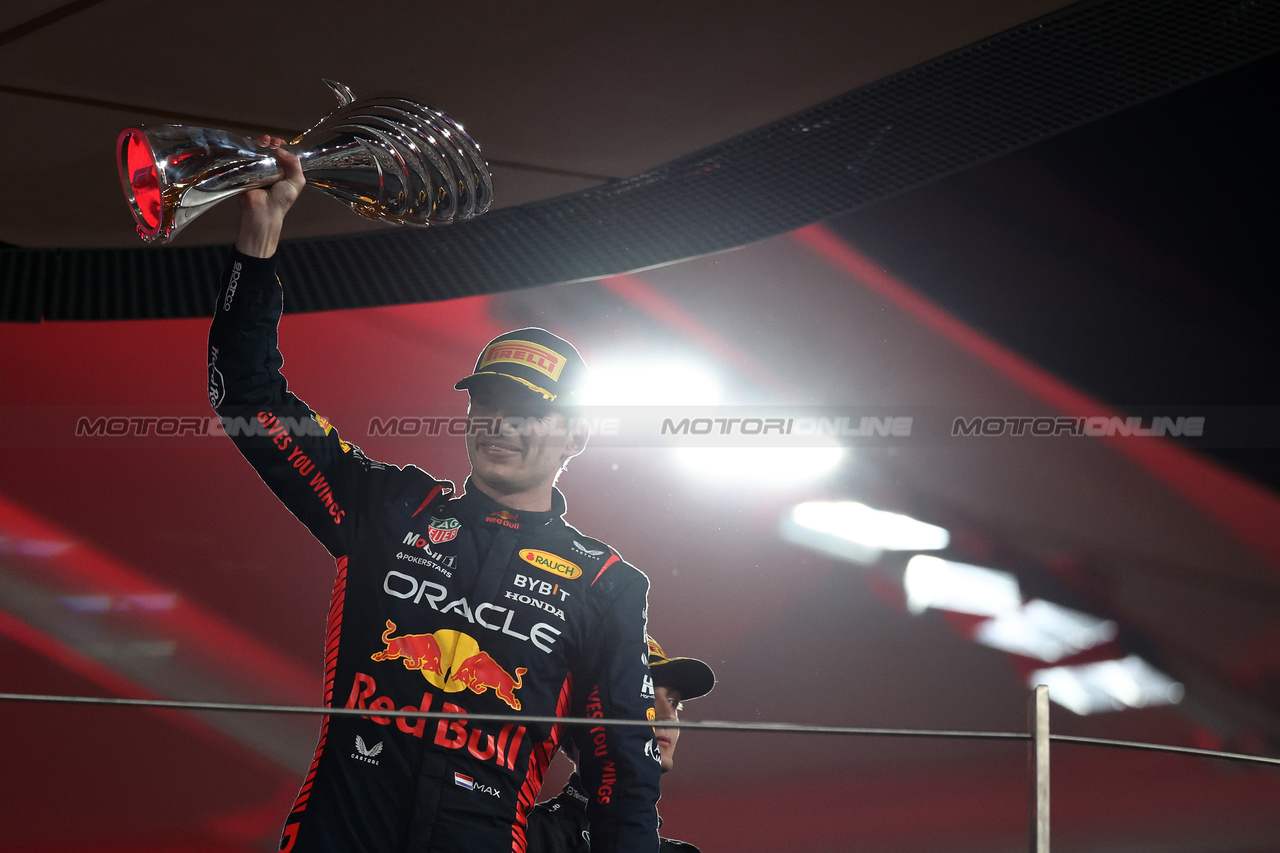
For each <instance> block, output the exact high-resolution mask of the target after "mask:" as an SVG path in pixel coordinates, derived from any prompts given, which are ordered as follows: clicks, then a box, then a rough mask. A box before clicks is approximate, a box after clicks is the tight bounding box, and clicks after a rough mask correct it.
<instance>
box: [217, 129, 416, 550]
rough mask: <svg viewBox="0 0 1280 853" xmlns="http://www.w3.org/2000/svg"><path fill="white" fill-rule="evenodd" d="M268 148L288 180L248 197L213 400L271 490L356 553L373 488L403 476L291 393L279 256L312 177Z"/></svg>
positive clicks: (229, 282) (220, 317)
mask: <svg viewBox="0 0 1280 853" xmlns="http://www.w3.org/2000/svg"><path fill="white" fill-rule="evenodd" d="M264 142H265V143H266V144H269V145H270V146H271V147H273V148H276V149H277V150H278V153H277V156H278V157H279V160H280V163H281V165H282V166H283V168H284V173H285V174H284V177H283V178H282V179H281V180H280V181H279V182H277V183H276V184H274V185H272V186H271V187H268V188H266V189H261V190H253V191H251V192H248V193H245V194H243V195H242V196H241V198H242V199H243V201H242V202H241V217H240V231H239V236H238V238H237V241H236V251H235V252H233V253H232V255H231V257H230V259H229V260H228V263H227V267H226V269H225V270H224V272H223V276H222V286H221V288H220V290H219V293H218V299H217V303H216V304H215V306H214V319H213V324H212V325H211V326H210V328H209V363H208V366H209V401H210V403H211V404H212V405H213V407H214V409H215V410H216V411H217V412H218V414H219V415H220V416H221V418H222V422H223V428H224V430H225V431H226V433H227V435H228V436H229V437H230V438H231V439H232V441H234V442H235V444H236V447H237V448H239V450H240V452H241V453H242V454H243V455H244V457H245V459H247V460H248V461H249V463H250V464H251V465H252V466H253V467H254V469H255V470H256V471H257V472H258V474H259V476H261V477H262V479H263V481H264V482H266V484H267V485H268V486H269V487H270V488H271V491H272V492H274V493H275V495H276V496H277V497H278V498H280V500H281V501H282V502H283V503H284V504H285V506H286V507H288V509H289V511H290V512H292V513H293V514H294V515H295V516H296V517H297V518H298V520H299V521H301V522H302V523H303V524H305V525H306V526H307V528H308V529H309V530H310V531H311V532H312V533H313V534H314V535H315V536H316V538H317V539H319V540H320V542H321V543H322V544H323V545H324V546H325V548H327V549H328V550H329V553H331V554H333V555H334V556H335V557H341V556H343V555H345V554H347V553H349V550H350V545H351V542H352V540H353V539H354V536H355V533H356V529H357V528H358V526H359V524H360V517H361V512H360V508H361V507H362V506H363V505H364V504H365V502H366V501H367V500H368V499H369V496H370V494H371V491H372V490H374V489H375V488H380V489H386V488H392V487H395V485H396V484H395V482H393V478H392V476H391V475H392V474H398V473H399V471H398V469H394V468H391V469H388V467H387V466H384V465H382V464H380V463H377V462H373V461H372V460H370V459H368V458H367V457H366V456H365V455H364V454H363V453H362V452H361V451H360V449H359V448H358V447H356V446H354V445H352V444H350V443H348V442H346V441H343V440H342V439H341V438H340V437H339V436H338V432H337V430H335V429H334V428H333V426H332V425H331V424H330V423H329V422H328V421H326V420H325V419H324V418H320V417H317V415H316V414H315V412H313V411H312V410H311V409H310V408H309V407H308V406H307V404H306V403H304V402H303V401H302V400H300V399H299V398H298V397H297V396H295V395H294V394H292V393H290V391H289V386H288V382H287V381H286V380H285V378H284V376H283V374H281V372H280V368H281V366H282V365H283V363H284V359H283V357H282V356H281V355H280V350H279V347H278V345H277V325H278V323H279V321H280V315H281V313H282V311H283V305H284V302H283V299H284V297H283V288H282V286H281V284H280V281H279V279H278V278H277V277H276V274H275V258H274V255H275V250H276V246H277V244H278V242H279V239H280V233H281V228H282V225H283V222H284V218H285V214H286V213H288V211H289V208H290V207H291V206H292V204H293V202H294V200H295V199H296V198H297V196H298V192H299V191H300V190H301V189H302V187H303V185H304V184H305V179H304V178H303V176H302V169H301V167H300V165H299V164H298V158H297V157H295V156H294V155H292V154H289V153H288V152H286V151H284V150H283V149H280V148H279V146H280V143H281V140H279V139H274V138H269V137H267V138H264ZM414 470H416V469H414ZM421 479H423V480H425V479H427V478H426V477H425V476H422V477H421Z"/></svg>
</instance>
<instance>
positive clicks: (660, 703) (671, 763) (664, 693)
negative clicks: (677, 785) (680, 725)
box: [653, 685, 681, 773]
mask: <svg viewBox="0 0 1280 853" xmlns="http://www.w3.org/2000/svg"><path fill="white" fill-rule="evenodd" d="M654 694H655V695H654V698H653V710H654V713H655V714H656V716H657V719H659V720H679V719H680V707H681V706H680V691H678V690H676V689H675V688H674V687H662V686H661V685H659V686H658V687H656V688H655V689H654ZM653 734H654V736H655V737H656V738H657V739H658V754H659V755H661V756H662V772H663V773H667V772H669V771H670V770H671V768H673V767H675V765H676V742H677V741H679V740H680V730H679V729H669V728H662V727H661V726H654V728H653Z"/></svg>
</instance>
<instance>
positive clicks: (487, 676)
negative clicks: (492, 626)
mask: <svg viewBox="0 0 1280 853" xmlns="http://www.w3.org/2000/svg"><path fill="white" fill-rule="evenodd" d="M395 630H396V623H394V622H392V621H391V620H390V619H388V620H387V630H385V631H383V632H382V644H383V645H384V646H385V648H384V649H383V650H382V651H378V652H374V653H373V654H372V655H370V657H371V658H372V659H373V660H375V661H393V660H399V661H401V662H402V663H403V664H404V668H405V669H409V670H417V671H418V672H421V673H422V677H423V678H425V679H426V680H427V681H428V682H430V683H431V684H433V685H435V686H436V687H438V688H439V689H440V690H443V691H444V692H445V693H458V692H460V691H463V690H470V691H471V692H472V693H475V694H477V695H480V694H483V693H484V692H486V691H487V690H492V691H493V692H494V695H496V696H497V697H498V698H499V699H501V700H502V701H503V702H505V703H507V705H508V706H509V707H510V708H511V709H512V710H513V711H519V710H520V699H519V698H517V696H516V691H517V690H519V689H520V688H521V687H522V686H523V685H524V675H525V673H527V672H528V671H529V670H528V669H527V668H525V667H523V666H520V667H516V674H515V675H514V676H512V675H511V673H509V672H507V671H506V669H504V668H503V667H502V666H501V665H500V664H499V663H498V662H497V661H495V660H494V659H493V657H492V656H491V655H490V654H489V653H488V652H486V651H482V650H481V648H480V644H479V643H477V642H476V641H475V639H474V638H473V637H471V636H470V635H468V634H463V633H462V632H460V631H451V630H447V629H446V630H440V631H436V632H435V633H432V634H402V635H400V636H399V637H396V636H392V635H393V634H394V633H395Z"/></svg>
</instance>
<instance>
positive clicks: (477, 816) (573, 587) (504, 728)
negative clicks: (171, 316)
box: [208, 137, 661, 853]
mask: <svg viewBox="0 0 1280 853" xmlns="http://www.w3.org/2000/svg"><path fill="white" fill-rule="evenodd" d="M281 142H282V140H279V139H274V138H267V137H264V139H263V141H262V142H261V143H260V144H263V145H270V146H271V147H272V148H275V149H277V152H276V153H277V154H278V156H279V161H280V163H281V165H282V167H283V170H284V177H283V178H282V179H281V180H280V181H279V182H277V183H275V184H273V185H272V186H270V187H268V188H265V189H259V190H254V191H251V192H249V193H245V194H243V195H242V199H243V201H242V203H241V216H240V230H239V232H238V236H237V240H236V250H235V252H234V253H233V254H232V256H231V258H230V260H229V263H228V265H227V268H226V270H225V272H224V274H223V277H222V287H221V290H220V292H219V294H218V298H217V302H216V305H215V309H214V320H213V325H212V327H211V329H210V331H209V364H208V366H209V397H210V401H211V402H212V404H213V406H214V408H215V409H216V410H217V412H218V414H219V415H220V416H221V417H222V419H223V423H224V425H226V432H227V433H228V434H229V435H231V436H232V438H233V440H234V441H235V443H236V446H237V447H238V448H239V450H240V452H241V453H242V454H243V455H244V457H245V458H246V459H247V460H248V461H249V463H250V464H251V465H252V466H253V467H254V468H255V469H256V470H257V472H258V474H259V475H260V476H261V477H262V479H263V480H264V481H265V482H266V483H267V485H268V486H269V487H270V488H271V490H272V491H273V492H274V493H275V494H276V496H277V497H279V498H280V500H281V501H282V502H283V503H284V504H285V506H286V507H288V509H289V510H290V511H291V512H292V513H293V514H294V515H295V516H297V518H298V519H299V520H300V521H301V522H302V523H303V524H305V525H306V526H307V527H308V529H310V530H311V532H312V534H313V535H315V537H316V538H317V539H319V540H320V542H321V543H322V544H323V545H324V546H325V548H327V549H328V550H329V553H330V554H332V555H333V557H334V559H335V560H336V561H337V579H336V582H335V584H334V588H333V597H332V604H331V606H330V609H329V620H328V634H327V637H328V639H327V647H326V656H325V661H326V671H325V682H324V701H325V705H326V707H329V706H332V705H333V704H334V703H338V704H339V705H342V706H345V707H348V708H361V709H368V710H369V711H370V712H371V713H370V714H369V715H368V716H363V717H358V716H337V717H326V718H325V719H324V721H323V723H322V725H321V729H320V739H319V744H318V746H317V748H316V754H315V759H314V760H313V761H312V764H311V768H310V771H309V772H308V774H307V776H306V779H305V781H304V782H303V784H302V789H301V791H300V793H299V795H298V799H297V801H296V802H295V804H294V806H293V809H292V811H291V812H290V814H289V816H288V818H287V820H286V824H285V828H284V832H283V836H282V839H281V849H282V850H284V851H298V853H304V851H305V853H311V851H324V853H338V852H339V851H342V853H359V852H360V851H370V853H372V851H377V852H378V853H391V851H406V853H428V851H445V853H462V851H468V853H499V851H503V853H505V851H511V853H524V851H525V847H526V836H525V831H526V827H527V815H528V812H529V810H530V809H531V808H532V807H533V804H534V802H535V799H536V797H537V795H538V791H539V788H540V786H541V784H542V777H543V773H544V772H545V770H546V768H547V764H548V763H549V762H550V760H551V757H552V755H553V754H554V753H555V751H556V749H557V747H558V746H559V744H560V742H561V740H562V738H563V736H564V735H565V734H566V732H565V727H564V726H562V725H559V724H555V725H548V724H544V723H535V722H532V721H530V722H523V721H521V719H520V718H521V717H522V716H577V717H599V718H626V719H631V720H637V721H644V720H653V719H654V705H653V703H654V689H653V682H652V681H651V680H650V675H649V669H648V665H647V664H648V648H647V645H646V641H645V618H646V599H647V595H648V586H649V582H648V579H647V578H646V577H645V576H644V575H643V574H642V573H641V572H639V571H638V570H637V569H635V568H633V567H632V566H630V565H629V564H627V563H626V562H624V561H623V560H622V559H621V558H620V557H619V556H618V554H617V552H616V551H613V550H612V549H611V548H609V546H607V545H606V544H604V543H603V542H600V541H597V540H595V539H590V538H588V537H586V536H584V535H583V534H581V533H579V532H578V531H577V530H575V529H574V528H572V527H570V526H568V525H567V524H566V523H565V522H564V520H563V518H562V516H563V513H564V511H565V502H564V498H563V496H562V495H561V494H560V492H559V491H558V490H557V489H556V488H555V487H554V483H555V480H556V477H557V475H558V474H559V472H560V470H561V469H562V468H563V467H564V465H565V464H566V463H567V461H568V459H569V458H570V457H572V456H574V455H576V454H577V453H579V452H581V451H582V449H583V447H584V446H585V442H586V433H585V431H583V430H580V429H578V428H577V427H576V426H575V425H574V424H573V423H571V421H570V418H571V417H572V412H573V409H572V406H573V405H574V404H575V403H576V402H577V401H578V393H579V389H580V388H581V385H582V382H583V380H584V378H585V373H586V367H585V365H584V364H583V362H582V359H581V357H580V356H579V355H578V352H577V350H575V349H574V348H573V346H572V345H571V344H569V343H568V342H567V341H565V340H563V339H562V338H559V337H557V336H555V335H553V334H551V333H550V332H547V331H545V330H543V329H520V330H518V331H515V332H508V333H507V334H504V335H500V336H499V337H497V338H495V339H494V340H493V341H492V342H490V343H489V345H488V346H486V347H485V348H484V349H483V350H482V351H481V353H480V357H479V359H478V360H477V362H476V366H475V369H474V371H473V372H472V374H471V375H469V376H467V377H465V378H464V379H462V380H461V381H460V382H458V384H457V386H456V387H458V388H459V389H465V390H467V391H468V392H469V393H470V399H471V405H470V409H469V410H468V414H469V420H468V430H467V432H468V435H467V438H466V444H467V452H468V456H469V457H470V461H471V476H470V477H469V478H468V479H467V481H466V485H465V488H464V491H463V493H462V494H461V495H459V494H458V493H457V492H456V491H455V489H454V486H453V484H452V483H449V482H447V481H445V480H440V479H437V478H435V477H433V476H431V475H430V474H427V473H426V472H424V471H422V470H421V469H419V468H417V467H414V466H408V467H406V468H398V467H395V466H390V465H383V464H380V463H378V462H375V461H373V460H371V459H369V458H368V457H366V456H365V455H364V454H363V453H361V452H360V449H359V448H358V447H356V446H355V445H353V444H350V443H348V442H346V441H344V440H342V439H341V438H339V436H338V432H337V430H335V429H334V428H333V426H332V425H331V424H330V423H329V422H328V421H326V420H325V419H324V418H322V417H320V416H318V415H316V414H315V413H314V412H313V411H311V410H310V409H309V408H308V407H307V405H306V404H305V403H304V402H303V401H302V400H300V399H298V398H297V397H296V396H294V395H293V394H292V393H291V392H290V391H289V389H288V386H287V383H286V382H285V378H284V376H282V375H281V373H280V367H281V365H282V363H283V360H282V358H281V355H280V352H279V350H278V348H277V331H276V327H277V324H278V322H279V319H280V315H281V311H282V293H283V289H282V286H281V284H280V282H279V280H278V279H277V278H276V275H275V261H274V255H275V250H276V245H277V242H278V240H279V237H280V234H281V230H282V226H283V222H284V217H285V214H286V213H287V212H288V210H289V208H290V207H291V206H292V204H293V202H294V200H295V199H296V198H297V195H298V192H299V191H300V190H301V189H302V187H303V185H304V183H305V180H304V178H303V176H302V169H301V167H300V165H299V163H298V160H297V158H296V157H294V156H293V155H292V154H289V153H287V152H286V151H284V150H283V149H280V145H281ZM513 424H515V425H517V426H518V427H520V428H513V426H512V425H513ZM397 709H398V710H404V709H408V710H411V711H416V710H421V711H445V712H453V713H459V714H463V713H472V714H506V715H510V716H511V720H510V721H508V722H505V723H504V722H488V721H484V722H482V721H475V722H472V721H468V720H466V719H457V720H439V721H430V720H426V719H424V718H414V717H386V716H379V715H378V713H377V712H378V711H390V710H397ZM569 735H570V736H571V737H572V738H573V740H574V743H575V745H576V747H577V751H578V754H579V755H580V756H581V761H580V772H581V774H582V780H583V787H584V790H585V791H586V793H587V796H588V802H587V804H586V808H587V814H588V819H589V821H590V828H591V849H592V851H594V853H605V851H610V853H612V851H619V853H642V851H643V853H656V851H657V850H658V835H657V823H658V818H657V809H656V803H657V799H658V778H659V774H660V772H661V766H660V760H661V757H660V753H659V748H658V744H657V742H656V740H655V739H654V736H653V731H652V729H650V728H649V727H646V726H595V727H590V728H582V729H579V728H578V727H575V728H574V730H573V731H572V732H571V733H569Z"/></svg>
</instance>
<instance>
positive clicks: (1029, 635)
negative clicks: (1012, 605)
mask: <svg viewBox="0 0 1280 853" xmlns="http://www.w3.org/2000/svg"><path fill="white" fill-rule="evenodd" d="M1115 637H1116V623H1115V622H1112V621H1110V620H1107V619H1099V618H1098V617H1096V616H1090V615H1089V614H1087V613H1081V612H1079V611H1078V610H1071V609H1069V608H1066V607H1061V606H1059V605H1057V604H1052V603H1050V602H1048V601H1042V600H1040V599H1035V600H1034V601H1028V602H1027V603H1026V604H1025V605H1023V606H1022V607H1021V608H1020V609H1018V610H1011V611H1007V612H1004V613H1000V614H998V615H997V616H995V618H993V619H990V620H988V621H986V622H983V623H982V624H981V625H979V626H978V627H977V629H976V630H975V631H974V635H973V639H974V640H975V641H976V642H979V643H982V644H983V645H984V646H990V647H991V648H993V649H1000V650H1001V651H1005V652H1012V653H1013V654H1018V655H1022V656H1024V657H1029V658H1036V659H1037V660H1042V661H1044V662H1045V663H1054V662H1056V661H1060V660H1062V659H1063V658H1066V657H1070V656H1071V655H1074V654H1078V653H1080V652H1082V651H1084V650H1085V649H1091V648H1093V647H1094V646H1100V645H1102V644H1103V643H1108V642H1110V641H1111V640H1114V639H1115Z"/></svg>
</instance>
